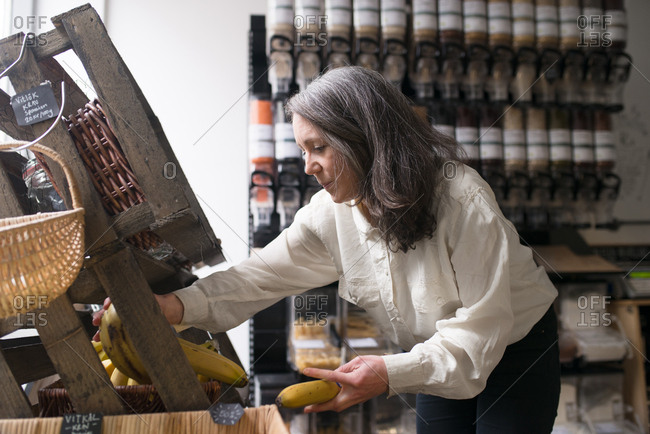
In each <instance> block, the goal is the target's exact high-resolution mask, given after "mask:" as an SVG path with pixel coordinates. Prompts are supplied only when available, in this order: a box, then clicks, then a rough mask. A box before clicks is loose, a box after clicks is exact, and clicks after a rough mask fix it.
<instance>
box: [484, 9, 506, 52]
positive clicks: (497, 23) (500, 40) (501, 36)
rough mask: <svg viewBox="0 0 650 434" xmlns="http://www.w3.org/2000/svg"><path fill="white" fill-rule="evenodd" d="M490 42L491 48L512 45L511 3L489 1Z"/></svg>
mask: <svg viewBox="0 0 650 434" xmlns="http://www.w3.org/2000/svg"><path fill="white" fill-rule="evenodd" d="M487 14H488V42H489V45H490V47H498V46H504V47H509V46H511V45H512V15H511V11H510V1H504V0H488V4H487Z"/></svg>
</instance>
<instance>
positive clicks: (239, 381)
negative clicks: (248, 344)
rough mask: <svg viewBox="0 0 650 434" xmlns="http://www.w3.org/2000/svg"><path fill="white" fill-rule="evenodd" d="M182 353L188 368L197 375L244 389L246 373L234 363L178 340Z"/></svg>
mask: <svg viewBox="0 0 650 434" xmlns="http://www.w3.org/2000/svg"><path fill="white" fill-rule="evenodd" d="M178 343H180V344H181V348H182V349H183V352H184V353H185V355H186V356H187V359H188V360H189V361H190V366H192V369H194V372H196V373H197V374H201V375H205V376H206V377H208V378H213V379H215V380H217V381H221V382H224V383H228V384H232V385H233V386H235V387H244V386H246V385H247V384H248V377H247V376H246V372H245V371H244V370H243V369H242V368H241V367H240V366H239V365H238V364H237V363H235V362H233V361H232V360H230V359H228V358H227V357H224V356H222V355H221V354H219V353H217V352H215V351H213V350H209V349H207V348H206V347H205V346H203V345H196V344H193V343H192V342H189V341H186V340H185V339H181V338H178Z"/></svg>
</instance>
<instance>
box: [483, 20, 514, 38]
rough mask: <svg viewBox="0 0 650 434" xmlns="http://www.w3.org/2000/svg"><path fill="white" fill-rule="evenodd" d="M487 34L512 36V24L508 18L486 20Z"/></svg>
mask: <svg viewBox="0 0 650 434" xmlns="http://www.w3.org/2000/svg"><path fill="white" fill-rule="evenodd" d="M488 32H489V33H490V35H510V34H512V22H511V21H510V18H493V17H490V18H489V20H488Z"/></svg>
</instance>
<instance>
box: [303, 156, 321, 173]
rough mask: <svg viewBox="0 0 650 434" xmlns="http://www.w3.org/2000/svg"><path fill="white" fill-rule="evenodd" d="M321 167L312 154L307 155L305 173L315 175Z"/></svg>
mask: <svg viewBox="0 0 650 434" xmlns="http://www.w3.org/2000/svg"><path fill="white" fill-rule="evenodd" d="M320 169H321V167H320V164H318V161H316V160H315V159H314V158H313V157H312V156H311V155H309V154H307V155H305V173H306V174H307V175H313V174H315V173H318V172H319V171H320Z"/></svg>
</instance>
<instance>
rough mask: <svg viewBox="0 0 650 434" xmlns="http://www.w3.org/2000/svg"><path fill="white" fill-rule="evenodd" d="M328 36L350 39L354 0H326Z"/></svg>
mask: <svg viewBox="0 0 650 434" xmlns="http://www.w3.org/2000/svg"><path fill="white" fill-rule="evenodd" d="M325 16H326V17H327V23H326V26H327V36H328V38H330V39H331V38H332V37H334V36H338V37H341V38H343V39H345V40H347V41H349V40H350V33H351V32H352V0H325Z"/></svg>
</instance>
